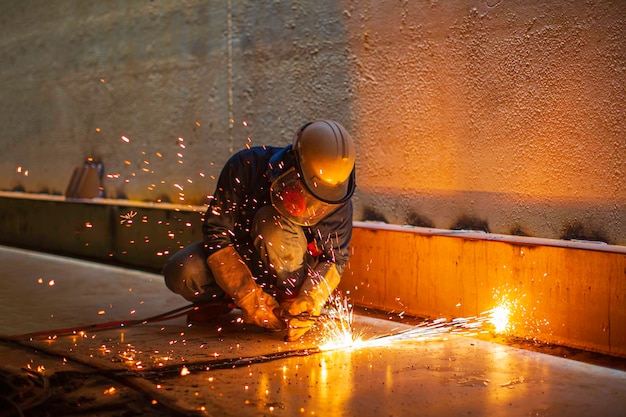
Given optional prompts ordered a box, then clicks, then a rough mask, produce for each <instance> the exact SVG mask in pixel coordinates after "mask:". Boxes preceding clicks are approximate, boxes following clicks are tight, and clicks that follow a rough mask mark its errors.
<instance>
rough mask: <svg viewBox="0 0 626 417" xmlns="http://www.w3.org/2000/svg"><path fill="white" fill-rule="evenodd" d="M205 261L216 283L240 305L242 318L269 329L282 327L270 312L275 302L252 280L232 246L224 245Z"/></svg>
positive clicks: (276, 304) (281, 323) (275, 305)
mask: <svg viewBox="0 0 626 417" xmlns="http://www.w3.org/2000/svg"><path fill="white" fill-rule="evenodd" d="M207 263H208V265H209V268H210V269H211V272H212V273H213V277H214V278H215V282H216V283H217V285H219V286H220V288H222V289H223V290H224V291H226V293H228V295H230V296H231V297H232V298H233V301H235V304H237V305H238V306H239V307H240V308H241V310H242V318H243V320H244V322H246V323H253V324H256V325H257V326H260V327H264V328H266V329H271V330H280V329H282V328H284V327H285V326H284V324H283V322H282V321H280V320H279V319H278V317H276V315H275V314H274V312H273V310H274V309H275V308H277V307H278V303H277V302H276V300H275V299H274V297H272V296H271V295H270V294H267V293H265V292H263V289H262V288H261V287H259V286H258V285H257V284H256V282H254V278H253V277H252V273H251V272H250V269H249V268H248V266H247V265H246V264H245V263H244V261H243V259H241V257H240V256H239V253H237V251H236V250H235V248H234V247H232V246H227V247H225V248H222V249H220V250H218V251H217V252H215V253H213V254H211V255H210V256H209V258H208V259H207Z"/></svg>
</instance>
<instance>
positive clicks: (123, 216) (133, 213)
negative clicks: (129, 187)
mask: <svg viewBox="0 0 626 417" xmlns="http://www.w3.org/2000/svg"><path fill="white" fill-rule="evenodd" d="M136 215H137V212H136V211H132V210H131V211H129V212H128V213H126V214H121V215H120V218H121V219H122V220H120V224H124V223H128V224H131V223H132V222H133V220H132V219H133V217H135V216H136Z"/></svg>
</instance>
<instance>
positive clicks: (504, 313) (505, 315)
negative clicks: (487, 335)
mask: <svg viewBox="0 0 626 417" xmlns="http://www.w3.org/2000/svg"><path fill="white" fill-rule="evenodd" d="M510 315H511V310H510V309H509V307H507V306H506V305H499V306H497V307H496V308H494V309H492V310H491V313H490V319H489V322H490V323H491V324H492V325H493V328H494V331H495V332H496V333H502V332H504V331H505V330H508V328H509V316H510Z"/></svg>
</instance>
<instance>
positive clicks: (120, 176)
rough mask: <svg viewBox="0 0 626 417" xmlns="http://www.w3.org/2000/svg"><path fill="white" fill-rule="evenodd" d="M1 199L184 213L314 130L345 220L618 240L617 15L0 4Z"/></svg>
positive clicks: (604, 1)
mask: <svg viewBox="0 0 626 417" xmlns="http://www.w3.org/2000/svg"><path fill="white" fill-rule="evenodd" d="M0 35H1V36H0V62H1V63H2V65H1V66H0V91H1V94H0V125H1V126H2V127H3V129H2V130H1V131H0V190H19V191H26V192H33V193H49V194H63V193H64V192H65V189H66V187H67V185H68V183H69V180H70V177H71V174H72V170H73V169H74V167H75V166H77V165H80V164H82V163H83V162H84V161H85V160H87V159H91V160H93V161H95V162H101V163H102V164H103V166H104V176H105V177H104V189H105V196H106V197H107V198H127V199H131V200H142V201H169V202H173V203H182V204H192V205H196V204H203V203H206V201H207V196H208V195H210V194H211V193H212V191H213V189H214V187H215V178H216V177H217V176H218V175H219V171H220V167H221V165H222V164H223V163H224V162H225V161H226V159H227V158H228V157H229V156H230V155H231V154H232V153H233V152H234V151H236V150H239V149H241V148H244V147H245V146H254V145H264V144H276V145H285V144H287V143H289V142H290V140H291V136H292V133H293V131H294V130H295V129H296V128H297V127H298V126H299V125H300V124H301V123H303V122H304V121H306V120H310V119H316V118H333V119H336V120H338V121H340V122H342V123H343V124H345V125H346V127H348V128H349V129H350V130H351V132H352V133H353V136H354V138H355V140H356V142H357V146H358V154H357V170H358V175H357V180H358V190H357V194H356V196H355V203H356V212H355V219H356V220H381V221H386V222H389V223H396V224H413V225H418V226H427V227H436V228H444V229H448V228H450V229H456V228H459V229H479V230H488V231H491V232H494V233H504V234H525V235H530V236H539V237H547V238H575V239H584V240H601V241H605V242H609V243H612V244H618V245H626V186H625V185H624V183H625V182H626V181H625V177H626V110H625V109H626V88H625V87H624V86H626V42H625V41H624V39H626V3H624V2H623V1H619V0H615V1H609V0H598V1H589V2H580V1H575V0H571V1H539V0H537V1H534V0H530V1H524V2H519V1H509V0H501V1H498V0H475V1H473V0H466V1H434V0H433V1H422V0H417V1H397V0H376V1H356V0H346V1H330V0H322V1H310V0H301V1H297V0H294V1H279V0H273V1H269V0H264V1H252V0H241V1H238V0H222V1H200V0H187V1H172V0H170V1H165V0H153V1H148V0H134V1H133V0H120V1H116V2H102V1H96V0H81V1H76V0H74V1H70V0H58V1H55V2H47V1H43V0H22V1H18V0H5V1H3V2H2V3H1V4H0Z"/></svg>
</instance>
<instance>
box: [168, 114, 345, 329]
mask: <svg viewBox="0 0 626 417" xmlns="http://www.w3.org/2000/svg"><path fill="white" fill-rule="evenodd" d="M354 162H355V146H354V143H353V141H352V139H351V137H350V135H349V133H348V131H347V130H346V129H345V128H344V127H343V126H342V125H341V124H339V123H337V122H335V121H332V120H317V121H312V122H309V123H306V124H304V125H303V126H301V127H300V128H299V129H298V130H297V131H296V133H295V135H294V138H293V143H292V144H290V145H289V146H286V147H282V148H281V147H272V146H258V147H252V148H250V149H245V150H242V151H240V152H238V153H236V154H234V155H233V156H232V157H231V158H230V159H229V160H228V162H227V163H226V165H225V166H224V168H223V170H222V172H221V174H220V177H219V179H218V181H217V186H216V190H215V193H214V195H213V196H212V199H211V201H210V203H209V206H208V208H207V211H206V214H205V217H204V222H203V224H202V235H203V241H201V242H197V243H193V244H191V245H189V246H187V247H186V248H184V249H182V250H181V251H179V252H177V253H175V254H174V255H173V256H172V257H171V258H170V259H168V261H167V262H166V264H165V265H164V267H163V275H164V277H165V283H166V285H167V287H168V288H169V289H170V290H171V291H173V292H175V293H177V294H180V295H181V296H183V297H184V298H185V299H187V300H189V301H191V302H193V303H194V304H195V305H196V308H195V309H194V310H193V311H192V312H190V314H189V315H188V321H189V322H190V323H194V322H196V323H197V322H202V321H208V320H211V319H214V318H216V317H217V316H218V315H220V314H224V313H226V312H229V311H230V310H231V308H232V303H233V302H234V304H235V305H236V306H238V307H239V308H240V309H241V311H242V318H243V320H244V322H246V323H252V324H255V325H258V326H260V327H263V328H265V329H269V330H281V329H284V328H285V327H286V328H287V336H286V340H288V341H295V340H297V339H299V338H300V337H301V336H302V335H304V334H305V333H306V332H307V331H308V330H309V329H310V328H311V327H312V326H313V325H314V324H315V320H314V318H315V317H316V316H319V314H320V312H321V310H322V308H323V307H324V305H325V304H326V302H327V300H328V298H329V297H330V295H331V294H332V292H333V290H334V289H335V288H336V287H337V285H338V284H339V281H340V279H341V274H342V273H343V270H344V268H345V266H346V263H347V260H348V257H349V252H348V245H349V243H350V238H351V236H352V202H351V197H352V194H353V193H354V189H355V169H354ZM281 312H284V313H285V314H284V316H283V315H282V314H280V313H281ZM280 316H283V318H282V319H281V318H280ZM283 320H285V321H283Z"/></svg>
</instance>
